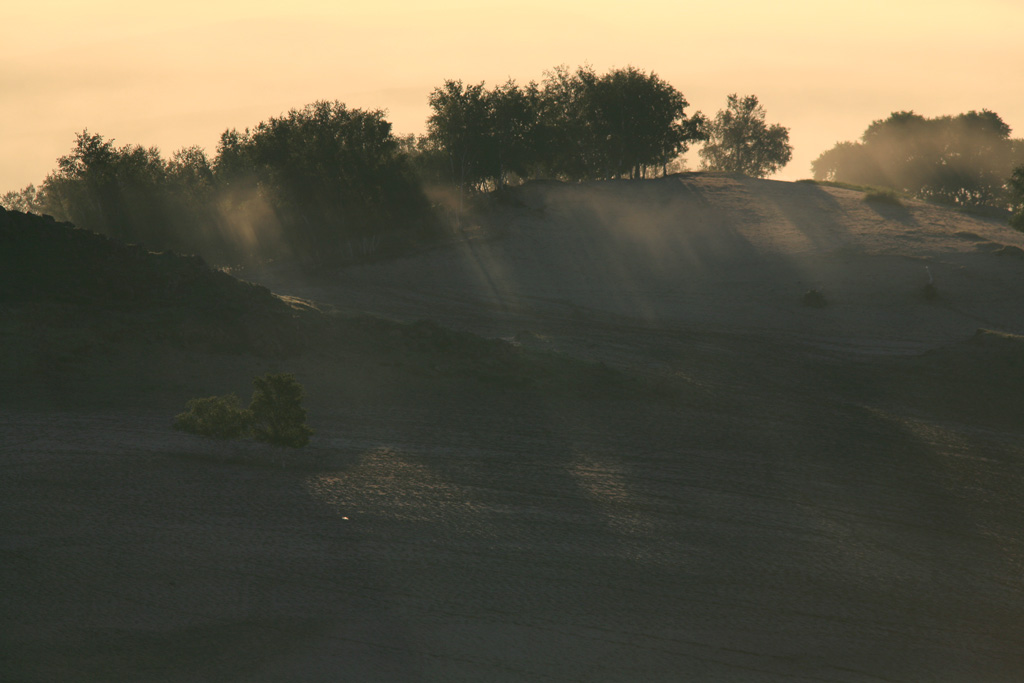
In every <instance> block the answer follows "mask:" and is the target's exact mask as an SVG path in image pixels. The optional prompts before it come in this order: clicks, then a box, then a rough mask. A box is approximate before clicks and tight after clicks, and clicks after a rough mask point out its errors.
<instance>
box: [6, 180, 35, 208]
mask: <svg viewBox="0 0 1024 683" xmlns="http://www.w3.org/2000/svg"><path fill="white" fill-rule="evenodd" d="M38 202H39V192H38V190H36V186H35V185H28V186H27V187H25V188H23V189H21V190H11V191H10V192H5V193H4V194H3V195H2V196H0V206H2V207H4V208H5V209H7V210H9V211H21V212H22V213H38V211H39V203H38Z"/></svg>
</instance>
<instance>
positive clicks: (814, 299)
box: [804, 289, 828, 308]
mask: <svg viewBox="0 0 1024 683" xmlns="http://www.w3.org/2000/svg"><path fill="white" fill-rule="evenodd" d="M827 305H828V301H826V300H825V295H824V294H822V293H821V292H819V291H818V290H816V289H810V290H807V292H806V293H805V294H804V306H810V307H811V308H824V307H825V306H827Z"/></svg>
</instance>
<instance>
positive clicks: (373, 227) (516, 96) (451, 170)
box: [0, 66, 791, 264]
mask: <svg viewBox="0 0 1024 683" xmlns="http://www.w3.org/2000/svg"><path fill="white" fill-rule="evenodd" d="M428 101H429V105H430V110H431V114H430V117H429V119H428V120H427V134H426V135H424V136H422V137H420V138H416V137H415V136H407V137H404V138H399V137H396V136H395V135H394V134H393V133H392V130H391V124H390V123H389V122H388V121H387V120H386V119H385V118H384V114H383V112H381V111H364V110H360V109H349V108H347V107H346V106H345V105H344V104H342V103H340V102H326V101H321V102H315V103H313V104H310V105H307V106H305V107H303V108H301V109H293V110H291V111H289V112H288V113H287V114H284V115H282V116H279V117H274V118H270V119H269V120H267V121H263V122H262V123H260V124H258V125H257V126H256V127H255V128H253V129H251V130H250V129H246V130H244V131H238V130H236V129H230V130H227V131H225V132H224V133H223V134H222V135H221V137H220V141H219V143H218V145H217V149H216V154H215V155H214V156H213V157H212V158H211V157H210V156H208V154H207V153H206V151H205V150H203V149H202V148H200V147H186V148H184V149H181V150H178V151H177V152H175V153H174V154H173V155H172V156H171V157H170V159H165V158H164V157H162V156H161V154H160V150H158V149H157V148H155V147H149V148H147V147H142V146H140V145H125V146H120V147H119V146H116V145H115V144H114V141H113V140H108V139H105V138H104V137H103V136H102V135H97V134H91V133H89V131H88V130H84V131H83V132H81V133H80V134H78V135H77V136H76V138H75V144H74V147H73V148H72V150H71V152H70V153H69V154H67V155H65V156H62V157H61V158H60V159H58V161H57V168H56V169H55V170H54V171H53V172H52V173H50V174H49V175H48V176H47V177H46V179H45V180H44V181H43V182H42V184H41V185H40V186H39V187H38V188H36V187H35V186H29V187H27V188H25V189H24V190H21V191H20V192H8V193H7V194H6V195H4V196H3V197H0V204H2V205H3V206H6V207H7V208H10V209H17V210H21V211H31V212H34V213H43V214H50V215H52V216H54V217H55V218H57V219H58V220H62V221H68V222H71V223H74V224H75V225H77V226H79V227H81V228H84V229H87V230H90V231H93V232H98V233H102V234H105V235H109V236H111V237H114V238H117V239H118V240H121V241H123V242H134V243H140V244H142V245H144V246H145V247H146V248H147V249H152V250H167V249H171V250H175V251H179V252H184V253H196V254H199V255H201V256H202V257H203V258H204V259H206V260H207V261H209V262H212V263H221V264H223V263H230V264H234V263H239V262H246V261H259V260H264V259H267V258H275V257H278V256H280V255H282V254H283V255H290V256H293V257H298V258H300V259H303V260H306V261H309V262H314V263H319V262H323V261H337V260H351V259H355V258H359V257H362V256H366V255H369V254H371V253H375V252H377V251H379V250H380V249H382V248H384V247H386V246H388V245H389V244H391V243H402V242H406V241H408V240H409V239H410V238H413V237H414V236H420V235H427V234H430V233H431V232H433V231H434V230H435V229H436V228H438V227H439V221H438V218H437V216H436V214H435V207H433V206H432V205H431V203H430V201H428V199H427V195H426V194H425V189H426V190H431V191H432V190H433V189H434V188H435V187H440V188H442V190H443V191H442V193H439V195H433V196H435V198H438V197H439V196H440V195H443V194H446V193H447V190H445V189H444V188H453V189H455V190H456V193H457V195H458V197H459V201H460V211H459V215H460V216H461V201H462V198H463V197H464V196H465V194H466V193H467V192H473V191H480V190H485V189H492V188H497V189H501V188H502V187H503V186H504V185H505V184H507V183H509V182H519V181H522V180H526V179H530V178H557V179H561V180H567V181H580V180H594V179H613V178H646V177H650V176H654V175H657V174H659V173H660V174H662V175H664V174H667V173H668V172H669V168H670V167H672V165H674V164H675V165H678V160H679V157H680V156H681V155H682V154H684V153H685V152H686V151H687V150H688V149H689V147H690V145H691V144H693V143H695V142H700V141H706V143H707V144H706V145H705V148H704V150H703V151H702V152H701V154H702V157H703V158H704V166H705V168H710V169H714V170H725V171H737V172H741V173H746V174H748V175H753V176H758V177H761V176H765V175H768V174H770V173H772V172H774V171H776V170H778V169H779V168H781V167H782V166H783V165H785V163H786V162H788V161H789V159H790V157H791V147H790V146H789V142H788V141H789V133H788V130H787V129H786V128H783V127H782V126H779V125H777V124H776V125H772V126H768V125H767V124H765V122H764V118H765V114H764V108H763V107H761V106H760V104H759V103H758V100H757V98H756V97H754V96H748V97H745V98H742V99H740V98H738V97H737V96H736V95H732V96H730V97H729V105H728V109H726V110H724V111H721V112H719V113H718V116H717V117H716V118H715V119H714V121H709V120H708V119H706V118H705V117H704V116H703V115H702V114H701V113H700V112H696V113H695V114H693V115H692V116H689V117H688V116H687V114H686V108H687V106H689V105H688V103H687V101H686V99H685V98H684V97H683V95H682V93H680V92H679V91H678V90H676V89H675V88H674V87H673V86H672V85H671V84H669V83H668V82H666V81H664V80H662V79H661V78H660V77H658V76H657V75H656V74H654V73H647V72H644V71H642V70H640V69H637V68H635V67H631V66H630V67H625V68H620V69H613V70H611V71H608V72H607V73H605V74H598V73H596V72H595V71H594V70H593V68H591V67H579V68H577V69H576V70H574V71H573V70H570V69H569V68H567V67H564V66H563V67H558V68H555V69H553V70H551V71H549V72H547V73H546V75H545V78H544V79H543V81H542V82H540V83H536V82H533V81H531V82H530V83H528V84H527V85H525V86H520V85H518V84H517V83H516V82H515V81H512V80H509V81H508V82H506V83H504V84H502V85H499V86H496V87H493V88H487V87H486V85H485V84H484V83H479V84H475V85H472V84H470V85H466V84H464V83H463V82H462V81H459V80H448V81H445V83H444V84H443V85H442V86H440V87H438V88H435V89H434V91H433V92H432V93H431V94H430V97H429V100H428Z"/></svg>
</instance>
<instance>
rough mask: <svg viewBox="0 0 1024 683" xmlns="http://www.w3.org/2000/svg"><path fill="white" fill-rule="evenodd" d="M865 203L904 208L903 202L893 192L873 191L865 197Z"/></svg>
mask: <svg viewBox="0 0 1024 683" xmlns="http://www.w3.org/2000/svg"><path fill="white" fill-rule="evenodd" d="M864 201H866V202H875V203H878V204H892V205H894V206H903V202H901V201H900V197H899V195H898V194H896V193H895V192H893V191H892V190H872V191H871V192H868V193H867V194H865V195H864Z"/></svg>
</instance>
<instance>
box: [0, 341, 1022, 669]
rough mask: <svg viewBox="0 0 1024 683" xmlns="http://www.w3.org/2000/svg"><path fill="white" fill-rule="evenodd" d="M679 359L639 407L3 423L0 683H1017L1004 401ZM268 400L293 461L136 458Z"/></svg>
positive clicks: (1017, 624) (785, 368)
mask: <svg viewBox="0 0 1024 683" xmlns="http://www.w3.org/2000/svg"><path fill="white" fill-rule="evenodd" d="M705 342H706V343H703V344H694V345H693V346H692V347H691V349H690V350H691V353H690V356H691V357H692V365H691V366H688V367H690V370H691V371H692V372H691V373H690V382H691V383H689V384H681V385H679V386H678V387H677V389H678V391H675V392H671V391H667V390H666V391H665V392H662V393H664V394H665V395H663V396H662V395H659V392H654V393H651V392H649V391H646V390H643V391H637V390H634V389H631V388H628V387H627V388H626V389H622V390H621V392H623V393H621V394H620V389H614V390H605V391H598V390H592V389H588V390H587V391H585V392H572V391H562V392H558V391H550V390H546V389H544V390H537V389H531V388H525V389H524V388H509V387H504V386H494V385H493V384H492V383H490V382H487V381H481V380H479V379H476V378H471V377H470V378H450V377H445V376H441V375H437V374H436V373H435V374H432V373H431V372H424V373H419V374H416V373H414V374H412V375H410V374H409V373H407V372H405V371H404V370H400V369H399V370H396V369H394V368H389V367H387V366H385V365H381V364H380V363H377V364H376V366H375V367H373V368H369V367H365V366H364V367H363V368H362V370H358V369H353V367H352V366H351V365H350V364H345V363H343V364H341V365H337V364H335V365H332V364H331V363H330V362H328V361H325V360H324V359H323V358H319V359H318V358H317V357H310V358H307V359H302V360H293V361H290V362H283V366H282V367H278V366H276V365H275V363H272V362H269V361H259V362H257V361H252V360H246V359H245V358H238V357H223V358H221V359H220V360H218V359H217V358H216V357H214V358H213V360H212V362H211V361H210V359H209V357H207V356H196V357H195V359H198V358H207V360H206V361H200V360H195V359H194V361H195V364H196V365H194V366H193V368H194V370H193V371H194V372H195V374H196V375H197V376H196V377H189V376H188V374H187V373H184V374H182V373H181V372H177V371H176V372H175V375H176V377H177V378H178V380H177V381H178V383H179V387H178V389H177V391H178V392H179V393H180V394H181V396H178V397H172V398H165V396H164V394H163V392H158V391H147V390H146V389H145V384H146V382H148V381H150V380H143V379H138V378H136V379H134V380H127V379H125V380H122V383H127V384H129V385H130V384H132V383H133V382H136V383H137V384H136V385H135V386H134V388H131V390H130V391H129V393H133V394H134V395H136V396H140V397H142V398H141V399H140V400H139V401H138V402H137V404H136V405H134V406H133V405H124V404H121V405H106V406H105V407H104V402H105V401H106V402H107V403H110V402H111V401H113V402H114V403H115V404H116V403H117V401H116V400H114V399H113V398H111V394H118V393H120V392H121V391H123V390H125V387H124V386H120V387H119V388H117V390H116V391H108V392H107V393H106V394H104V393H103V392H102V391H99V389H98V388H97V386H96V384H95V383H94V384H93V385H92V389H91V390H86V389H84V388H82V387H80V386H78V385H74V384H72V385H68V384H66V383H65V384H63V385H62V387H63V388H62V391H63V392H64V393H63V394H62V395H63V396H64V397H65V399H67V397H68V395H69V393H68V392H70V394H71V395H72V396H73V395H74V393H75V392H77V391H82V392H83V394H82V395H81V396H80V398H83V399H84V398H88V394H89V391H92V393H93V394H95V395H96V397H95V398H94V399H91V400H83V401H81V402H79V403H78V405H71V404H66V405H65V406H64V407H62V408H61V409H59V410H43V409H40V408H39V407H35V408H30V409H22V408H17V407H11V406H8V407H6V408H3V409H2V410H0V433H2V434H3V443H2V447H0V448H2V465H0V468H2V476H0V501H2V502H0V511H2V517H0V524H2V531H3V534H2V545H0V559H2V562H0V572H2V575H0V576H2V584H3V586H4V590H3V592H2V598H0V601H2V602H0V610H2V611H0V616H2V620H3V623H4V628H3V629H2V631H0V633H2V635H0V672H2V676H0V678H2V679H3V680H10V681H96V680H146V681H225V680H237V681H281V680H302V681H482V680H488V681H491V680H493V681H499V680H500V681H533V680H538V681H541V680H553V681H635V680H644V681H679V680H694V681H751V680H756V681H791V680H796V681H800V680H807V681H878V680H886V681H921V680H933V681H1012V680H1018V679H1019V676H1020V673H1021V672H1022V671H1024V650H1022V649H1021V647H1020V643H1021V642H1024V621H1022V620H1021V617H1020V615H1021V613H1022V607H1024V595H1022V592H1021V580H1020V577H1021V568H1022V559H1024V535H1022V534H1021V531H1020V530H1021V528H1024V509H1022V506H1021V502H1022V493H1021V492H1022V490H1024V445H1022V444H1024V441H1022V438H1021V437H1022V430H1021V429H1020V427H1019V424H1017V423H1015V422H1014V418H1013V413H1014V410H1016V407H1019V406H1020V402H1019V400H1017V401H1016V403H1015V404H1014V403H1013V401H1014V399H1012V398H1009V399H1008V398H1007V396H1010V394H1009V393H1008V392H1010V391H1011V389H1009V388H1007V387H1006V386H1003V388H999V387H998V386H997V388H996V389H995V390H994V391H995V392H996V394H1000V395H996V396H992V395H990V396H989V398H990V399H991V400H985V399H984V396H983V394H981V393H977V394H976V395H975V396H974V397H973V398H970V397H965V395H964V394H965V392H968V391H969V390H968V389H967V387H969V386H971V378H972V377H973V376H974V372H975V371H974V370H971V369H970V368H966V369H965V370H964V371H963V372H962V373H960V375H959V377H960V379H959V380H956V379H955V378H954V379H950V378H949V377H947V373H946V372H945V371H944V372H943V373H937V372H935V369H934V367H933V363H932V361H931V360H928V359H923V360H922V359H914V360H913V361H912V362H902V361H900V362H898V363H896V364H895V365H891V361H878V360H870V361H858V362H853V361H850V360H844V359H840V358H836V357H829V356H825V355H820V354H818V355H809V354H806V353H802V352H801V353H794V352H792V350H790V351H786V350H781V349H775V350H774V351H773V347H772V346H771V345H770V344H766V343H760V342H758V340H750V339H746V340H733V341H732V343H731V344H730V343H728V342H727V341H726V340H725V339H718V340H717V343H716V344H711V343H710V341H709V340H705ZM750 344H753V345H750ZM755 348H756V349H758V355H755V356H753V357H752V358H753V360H752V361H750V362H744V361H740V360H737V359H741V358H743V357H745V356H746V357H751V356H750V353H751V352H753V351H754V350H755ZM677 350H679V351H682V350H683V347H679V348H678V349H677ZM715 357H719V358H720V362H719V363H718V364H715V363H713V362H711V361H712V360H713V359H714V358H715ZM187 360H188V357H186V358H185V359H184V360H183V359H181V358H179V359H178V361H177V362H179V363H180V364H181V365H182V366H188V365H189V364H188V363H187V362H186V361H187ZM754 360H756V363H755V362H754ZM947 360H948V359H947ZM204 363H205V365H204ZM943 364H944V367H945V366H948V365H949V363H948V362H946V361H943ZM755 365H764V367H765V368H767V369H766V370H765V371H764V372H763V373H762V374H761V375H759V376H755V374H756V373H754V372H753V369H754V366H755ZM284 366H286V367H284ZM701 368H703V369H701ZM107 369H108V370H111V369H112V368H107ZM276 369H289V370H292V371H295V372H297V373H298V376H299V378H300V379H301V380H302V381H303V382H304V383H305V385H306V387H307V390H308V393H309V396H308V401H307V403H308V406H309V408H310V423H311V424H312V425H313V427H314V428H315V430H316V432H317V433H316V436H315V437H314V440H313V442H312V444H311V445H310V447H308V448H307V449H305V450H303V451H300V452H297V453H296V452H292V451H278V450H276V449H273V448H270V447H265V446H260V445H257V444H252V443H245V442H239V443H228V444H224V443H221V442H215V441H208V440H204V439H201V438H199V437H193V436H189V435H185V434H181V433H178V432H174V431H172V430H170V429H169V421H170V417H171V416H172V415H173V413H174V412H176V410H178V409H180V406H181V402H180V401H179V400H178V399H181V401H183V398H184V397H187V395H188V393H187V391H188V390H187V386H188V385H190V384H202V383H203V382H212V383H213V384H218V383H219V384H220V385H221V386H223V387H224V390H225V391H226V390H236V391H238V392H239V393H243V392H244V390H245V383H246V381H247V377H248V376H251V374H254V373H256V372H262V371H267V370H276ZM114 374H116V375H117V376H121V377H126V376H128V375H130V374H131V373H130V372H128V370H127V369H126V368H125V367H124V366H119V367H118V368H117V372H116V373H114ZM144 374H146V373H145V372H142V373H141V374H140V376H141V375H144ZM163 381H167V380H166V378H165V379H164V380H163ZM169 384H170V385H172V386H173V385H174V383H173V382H169ZM687 387H689V388H687ZM1000 392H1001V393H1000ZM172 393H173V392H172ZM617 394H618V395H617ZM942 395H944V396H945V398H942V399H941V400H940V399H938V398H935V397H936V396H942ZM1008 402H1009V403H1010V404H1011V408H1010V409H1006V408H1005V406H1006V405H1007V403H1008ZM72 403H74V401H72ZM1000 405H1001V406H1003V408H1000V407H999V406H1000ZM95 406H100V407H98V408H97V407H95ZM986 406H987V407H986ZM1014 406H1016V407H1014ZM964 415H966V416H967V417H966V419H960V418H959V417H958V416H964ZM282 463H283V466H282Z"/></svg>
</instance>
